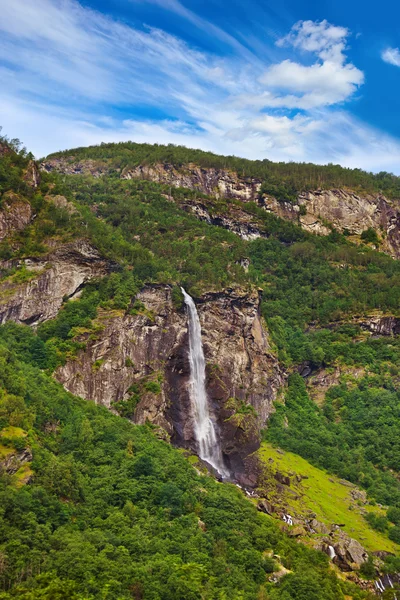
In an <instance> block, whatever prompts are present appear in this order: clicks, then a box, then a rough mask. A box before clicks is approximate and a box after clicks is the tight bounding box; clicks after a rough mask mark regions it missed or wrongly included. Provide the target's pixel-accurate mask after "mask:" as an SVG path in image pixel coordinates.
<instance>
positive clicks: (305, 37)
mask: <svg viewBox="0 0 400 600" xmlns="http://www.w3.org/2000/svg"><path fill="white" fill-rule="evenodd" d="M349 35H350V32H349V30H348V29H347V28H346V27H337V26H336V25H331V24H330V23H328V21H326V20H324V21H298V22H297V23H296V24H295V25H293V27H292V30H291V31H290V33H289V34H288V35H286V36H285V37H283V38H281V39H279V40H278V41H277V46H284V45H290V46H293V47H294V48H299V49H301V50H307V52H313V53H315V54H317V55H318V56H319V57H320V58H322V59H323V60H338V61H339V62H342V60H343V51H344V49H345V46H346V39H347V37H348V36H349Z"/></svg>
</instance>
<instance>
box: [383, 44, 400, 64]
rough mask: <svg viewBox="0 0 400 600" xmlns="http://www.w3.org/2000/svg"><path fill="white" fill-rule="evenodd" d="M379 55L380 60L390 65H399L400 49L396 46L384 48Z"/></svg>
mask: <svg viewBox="0 0 400 600" xmlns="http://www.w3.org/2000/svg"><path fill="white" fill-rule="evenodd" d="M381 56H382V60H384V61H385V62H387V63H389V64H390V65H394V66H395V67H400V50H399V49H398V48H386V50H384V51H383V52H382V55H381Z"/></svg>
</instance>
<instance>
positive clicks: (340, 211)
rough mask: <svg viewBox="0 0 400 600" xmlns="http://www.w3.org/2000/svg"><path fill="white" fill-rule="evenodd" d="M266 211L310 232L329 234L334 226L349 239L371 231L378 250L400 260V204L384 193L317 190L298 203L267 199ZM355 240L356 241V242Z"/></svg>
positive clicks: (300, 199)
mask: <svg viewBox="0 0 400 600" xmlns="http://www.w3.org/2000/svg"><path fill="white" fill-rule="evenodd" d="M264 204H265V208H266V209H267V210H269V211H271V212H274V213H275V214H277V215H279V216H280V217H282V218H284V219H290V220H295V221H298V222H299V224H300V225H301V227H303V229H305V230H306V231H309V232H310V233H317V234H319V235H328V234H329V233H330V231H331V227H334V228H335V229H337V230H338V231H340V232H347V233H348V235H350V236H360V235H361V234H362V232H363V231H366V230H367V229H369V228H372V229H374V230H375V231H376V233H377V235H378V237H379V238H380V241H381V244H380V247H379V249H380V250H382V251H384V252H386V253H388V254H390V255H392V256H393V257H395V258H399V257H400V203H399V201H389V200H388V199H387V198H385V197H384V196H382V195H381V194H356V193H353V192H351V191H349V190H342V189H334V190H317V191H309V192H306V193H304V194H300V195H299V197H298V204H295V205H292V204H289V203H279V202H277V201H276V200H275V199H274V198H265V199H264ZM354 241H356V240H354Z"/></svg>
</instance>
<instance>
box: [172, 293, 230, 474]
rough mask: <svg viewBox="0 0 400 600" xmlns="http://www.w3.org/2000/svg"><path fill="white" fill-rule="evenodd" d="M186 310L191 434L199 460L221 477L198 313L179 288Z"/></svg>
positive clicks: (190, 300) (224, 469)
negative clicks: (207, 389)
mask: <svg viewBox="0 0 400 600" xmlns="http://www.w3.org/2000/svg"><path fill="white" fill-rule="evenodd" d="M181 290H182V294H183V298H184V301H185V304H186V306H187V312H188V331H189V364H190V383H189V394H190V401H191V407H192V414H193V421H194V434H195V437H196V441H197V443H198V452H199V456H200V458H201V459H202V460H204V461H206V462H207V463H209V464H210V465H211V466H212V467H213V468H214V469H215V470H216V471H218V473H219V474H220V475H221V477H224V478H225V477H229V473H228V472H227V470H226V468H225V466H224V461H223V458H222V452H221V448H220V445H219V441H218V436H217V429H216V425H215V423H214V422H213V420H212V417H211V414H210V409H209V404H208V397H207V392H206V364H205V360H204V352H203V343H202V340H201V326H200V320H199V315H198V314H197V309H196V305H195V303H194V302H193V298H192V297H191V296H189V294H187V293H186V292H185V290H184V289H183V288H181Z"/></svg>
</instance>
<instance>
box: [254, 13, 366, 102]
mask: <svg viewBox="0 0 400 600" xmlns="http://www.w3.org/2000/svg"><path fill="white" fill-rule="evenodd" d="M348 35H349V31H348V30H347V29H346V28H344V27H336V26H334V25H330V24H329V23H328V22H327V21H321V22H313V21H299V22H298V23H296V24H295V25H294V26H293V28H292V30H291V32H290V33H289V34H288V35H287V36H285V37H284V38H282V39H280V40H278V42H277V45H278V46H281V47H283V46H285V45H290V46H293V47H294V48H297V49H300V50H303V51H307V52H312V53H314V54H316V55H317V57H318V60H317V62H315V63H314V64H312V65H309V66H306V65H303V64H301V63H298V62H293V61H292V60H284V61H282V62H280V63H278V64H275V65H272V66H271V67H269V69H268V70H267V71H266V73H265V74H264V75H263V76H262V77H261V78H260V82H261V83H262V84H263V85H265V86H266V87H268V88H270V89H271V88H272V89H273V90H278V91H279V92H281V93H279V94H278V95H275V96H273V97H270V98H269V99H267V101H266V106H282V107H286V108H299V109H306V110H309V109H311V108H316V107H319V106H329V105H332V104H337V103H338V102H343V101H345V100H347V99H348V98H350V97H351V96H352V95H353V94H354V92H355V91H356V90H357V89H358V87H359V86H360V85H361V84H362V83H363V82H364V74H363V73H362V71H360V70H359V69H357V67H355V66H354V65H353V64H351V63H346V56H345V54H344V50H345V47H346V39H347V37H348ZM287 92H290V93H289V94H287Z"/></svg>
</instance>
